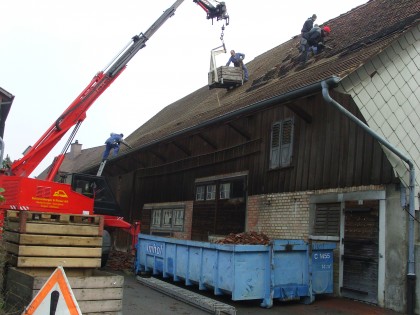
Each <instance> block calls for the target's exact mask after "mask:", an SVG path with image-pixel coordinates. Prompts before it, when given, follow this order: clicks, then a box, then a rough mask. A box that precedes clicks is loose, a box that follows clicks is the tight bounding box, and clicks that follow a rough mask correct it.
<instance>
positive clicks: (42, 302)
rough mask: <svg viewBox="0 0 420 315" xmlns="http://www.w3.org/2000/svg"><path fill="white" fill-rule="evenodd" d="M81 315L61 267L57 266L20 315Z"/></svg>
mask: <svg viewBox="0 0 420 315" xmlns="http://www.w3.org/2000/svg"><path fill="white" fill-rule="evenodd" d="M41 314H42V315H45V314H50V315H67V314H68V315H82V312H81V311H80V308H79V305H78V304H77V301H76V299H75V298H74V295H73V292H72V290H71V287H70V284H69V281H68V279H67V277H66V274H65V273H64V269H63V267H61V266H59V267H57V269H56V270H55V271H54V272H53V273H52V275H51V276H50V277H49V278H48V280H47V282H46V283H45V284H44V285H43V286H42V288H41V290H40V291H39V292H38V294H37V295H36V296H35V297H34V299H33V300H32V302H31V303H30V304H29V305H28V307H26V309H25V310H24V311H23V313H22V315H41Z"/></svg>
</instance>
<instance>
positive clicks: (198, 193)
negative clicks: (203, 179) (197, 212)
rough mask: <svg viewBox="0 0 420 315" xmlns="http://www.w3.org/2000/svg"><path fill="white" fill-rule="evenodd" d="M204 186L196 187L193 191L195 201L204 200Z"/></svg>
mask: <svg viewBox="0 0 420 315" xmlns="http://www.w3.org/2000/svg"><path fill="white" fill-rule="evenodd" d="M205 189H206V186H197V189H196V191H195V200H204V191H205Z"/></svg>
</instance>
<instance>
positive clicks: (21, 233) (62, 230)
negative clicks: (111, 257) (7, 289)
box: [3, 210, 103, 268]
mask: <svg viewBox="0 0 420 315" xmlns="http://www.w3.org/2000/svg"><path fill="white" fill-rule="evenodd" d="M102 233H103V217H102V216H92V215H70V214H60V213H46V212H32V211H14V210H8V211H7V212H6V218H5V225H4V233H3V239H4V242H5V248H6V250H7V252H8V255H9V263H10V264H11V265H12V266H15V267H26V268H50V267H57V266H63V267H67V268H97V267H100V266H101V254H102Z"/></svg>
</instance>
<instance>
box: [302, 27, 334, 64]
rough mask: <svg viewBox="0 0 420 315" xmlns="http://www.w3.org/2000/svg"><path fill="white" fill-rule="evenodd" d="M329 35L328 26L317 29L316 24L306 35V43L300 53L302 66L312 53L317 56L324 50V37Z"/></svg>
mask: <svg viewBox="0 0 420 315" xmlns="http://www.w3.org/2000/svg"><path fill="white" fill-rule="evenodd" d="M330 33H331V28H330V27H329V26H327V25H326V26H324V27H322V28H321V27H319V26H318V25H317V24H315V26H314V27H313V28H312V29H311V30H310V31H309V33H307V34H306V36H305V37H306V40H307V43H306V45H305V50H304V51H303V52H302V57H301V62H302V63H303V64H305V63H306V61H307V60H308V55H309V54H310V53H311V52H312V53H313V54H314V55H316V54H319V53H320V52H322V50H323V49H324V48H325V43H324V41H325V37H327V36H328V35H329V34H330Z"/></svg>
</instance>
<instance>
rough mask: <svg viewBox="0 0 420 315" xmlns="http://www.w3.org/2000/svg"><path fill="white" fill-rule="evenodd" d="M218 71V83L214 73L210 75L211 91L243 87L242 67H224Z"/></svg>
mask: <svg viewBox="0 0 420 315" xmlns="http://www.w3.org/2000/svg"><path fill="white" fill-rule="evenodd" d="M216 70H217V79H218V80H217V81H216V77H215V74H214V72H213V71H211V72H209V73H208V82H209V89H213V88H227V89H228V88H232V87H237V86H241V85H242V84H243V83H244V81H243V70H242V68H240V67H226V66H222V67H219V68H217V69H216Z"/></svg>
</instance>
